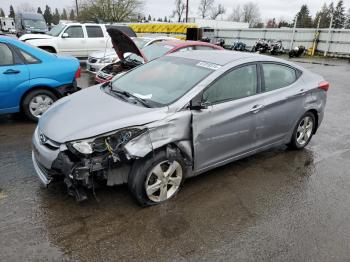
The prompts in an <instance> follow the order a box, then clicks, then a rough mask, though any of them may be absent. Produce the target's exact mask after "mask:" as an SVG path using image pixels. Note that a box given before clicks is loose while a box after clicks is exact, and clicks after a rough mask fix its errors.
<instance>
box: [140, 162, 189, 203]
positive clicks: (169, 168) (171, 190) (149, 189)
mask: <svg viewBox="0 0 350 262" xmlns="http://www.w3.org/2000/svg"><path fill="white" fill-rule="evenodd" d="M182 177H183V170H182V166H181V165H180V163H179V162H177V161H175V160H174V161H173V162H169V161H163V162H161V163H159V164H157V165H156V166H154V167H153V168H152V170H151V171H150V173H149V174H148V176H147V179H146V182H145V190H146V194H147V196H148V198H149V199H150V200H152V201H154V202H162V201H165V200H167V199H169V198H171V197H172V196H173V195H174V194H175V193H176V192H177V191H178V189H179V188H180V185H181V182H182Z"/></svg>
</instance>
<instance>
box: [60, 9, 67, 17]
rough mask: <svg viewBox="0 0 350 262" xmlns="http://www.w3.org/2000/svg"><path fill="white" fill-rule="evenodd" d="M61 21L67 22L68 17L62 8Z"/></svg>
mask: <svg viewBox="0 0 350 262" xmlns="http://www.w3.org/2000/svg"><path fill="white" fill-rule="evenodd" d="M61 19H62V20H68V16H67V11H66V9H65V8H63V11H62V14H61Z"/></svg>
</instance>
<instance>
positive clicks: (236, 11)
mask: <svg viewBox="0 0 350 262" xmlns="http://www.w3.org/2000/svg"><path fill="white" fill-rule="evenodd" d="M228 20H230V21H234V22H241V21H242V10H241V6H240V5H237V6H236V7H235V8H233V11H232V14H231V15H230V16H229V18H228Z"/></svg>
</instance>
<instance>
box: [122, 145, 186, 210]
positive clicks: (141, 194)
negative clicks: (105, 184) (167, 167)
mask: <svg viewBox="0 0 350 262" xmlns="http://www.w3.org/2000/svg"><path fill="white" fill-rule="evenodd" d="M168 160H169V159H168V157H167V153H166V151H165V150H162V151H158V152H155V154H154V155H153V154H152V153H151V154H150V155H149V156H147V157H146V158H143V159H139V160H136V161H135V162H134V164H133V166H132V168H131V171H130V174H129V177H128V187H129V190H130V192H131V193H132V195H133V196H134V197H135V198H136V200H137V202H138V203H139V204H140V205H141V206H151V205H157V204H161V203H163V202H165V201H167V200H169V199H170V198H172V197H174V196H175V195H176V194H177V193H178V192H179V191H180V190H181V187H182V185H183V182H184V180H185V177H186V165H185V162H184V159H183V158H182V156H181V154H180V153H176V155H175V156H174V157H173V159H172V160H173V161H176V162H178V163H179V164H180V166H181V168H182V179H181V183H180V185H179V187H178V189H177V190H176V192H175V193H174V194H173V195H172V196H171V197H169V198H168V199H166V200H165V201H160V202H155V201H152V200H151V199H150V198H149V197H148V195H147V193H146V181H147V179H148V176H149V174H150V172H151V171H152V169H153V168H154V167H155V166H157V165H158V164H160V163H162V162H164V161H168ZM159 194H160V193H159Z"/></svg>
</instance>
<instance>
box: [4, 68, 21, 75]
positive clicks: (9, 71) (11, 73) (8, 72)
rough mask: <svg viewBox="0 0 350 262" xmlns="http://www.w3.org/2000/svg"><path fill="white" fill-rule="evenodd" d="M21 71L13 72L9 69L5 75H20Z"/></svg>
mask: <svg viewBox="0 0 350 262" xmlns="http://www.w3.org/2000/svg"><path fill="white" fill-rule="evenodd" d="M20 72H21V71H19V70H13V69H7V70H6V71H5V72H3V74H4V75H13V74H19V73H20Z"/></svg>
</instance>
